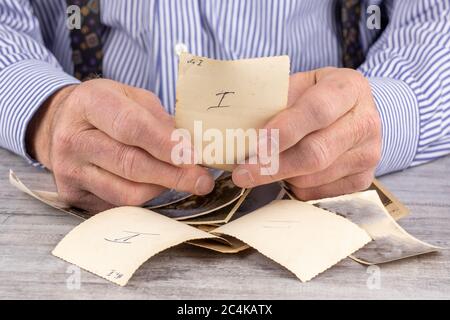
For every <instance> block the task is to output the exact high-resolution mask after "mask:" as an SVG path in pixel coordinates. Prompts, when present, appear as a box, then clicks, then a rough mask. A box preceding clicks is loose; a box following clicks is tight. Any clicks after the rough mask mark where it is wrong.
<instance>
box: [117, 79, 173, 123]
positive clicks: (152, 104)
mask: <svg viewBox="0 0 450 320" xmlns="http://www.w3.org/2000/svg"><path fill="white" fill-rule="evenodd" d="M123 90H124V93H125V95H126V96H128V97H129V98H130V99H132V100H134V101H135V102H137V103H138V104H139V105H141V106H142V107H144V108H146V109H148V110H149V111H150V112H151V113H152V114H153V115H154V116H155V118H157V119H159V120H161V121H164V122H168V123H170V124H171V125H172V126H173V127H174V126H175V120H174V119H173V117H172V116H171V115H170V114H168V113H167V111H166V110H165V109H164V107H163V106H162V104H161V100H159V98H158V96H156V95H155V94H153V93H152V92H150V91H148V90H145V89H141V88H136V87H132V86H129V85H126V84H123Z"/></svg>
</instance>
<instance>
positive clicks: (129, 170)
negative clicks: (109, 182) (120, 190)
mask: <svg viewBox="0 0 450 320" xmlns="http://www.w3.org/2000/svg"><path fill="white" fill-rule="evenodd" d="M117 155H118V159H119V162H120V165H121V168H122V172H123V174H124V178H126V179H132V180H133V179H134V178H136V172H137V166H138V164H139V161H138V160H139V159H138V158H139V152H138V149H136V148H131V147H129V146H126V145H121V146H119V147H118V150H117Z"/></svg>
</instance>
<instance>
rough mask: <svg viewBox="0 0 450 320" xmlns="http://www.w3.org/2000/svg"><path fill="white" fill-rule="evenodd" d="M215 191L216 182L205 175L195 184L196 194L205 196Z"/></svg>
mask: <svg viewBox="0 0 450 320" xmlns="http://www.w3.org/2000/svg"><path fill="white" fill-rule="evenodd" d="M213 189H214V180H213V179H211V177H209V176H206V175H203V176H201V177H200V178H198V179H197V182H196V183H195V193H196V194H198V195H204V194H208V193H210V192H211V191H212V190H213Z"/></svg>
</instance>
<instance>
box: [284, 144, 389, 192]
mask: <svg viewBox="0 0 450 320" xmlns="http://www.w3.org/2000/svg"><path fill="white" fill-rule="evenodd" d="M379 153H380V151H379V150H376V148H364V147H362V148H356V149H352V150H349V151H348V152H346V153H344V154H343V155H342V156H340V157H339V158H338V159H337V160H336V161H335V162H334V163H333V164H332V165H331V166H329V167H328V168H326V169H325V170H322V171H320V172H317V173H313V174H307V175H302V176H297V177H294V178H290V179H287V180H286V182H287V183H289V184H290V185H292V186H294V187H297V188H300V189H308V188H314V187H319V186H322V185H325V184H329V183H331V182H334V181H337V180H340V179H342V178H344V177H346V176H350V175H353V174H356V173H359V172H363V171H364V170H367V169H369V170H372V169H374V168H375V167H376V166H377V164H378V159H379V157H380V155H379Z"/></svg>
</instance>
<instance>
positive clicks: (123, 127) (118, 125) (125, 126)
mask: <svg viewBox="0 0 450 320" xmlns="http://www.w3.org/2000/svg"><path fill="white" fill-rule="evenodd" d="M133 115H134V110H132V109H129V108H120V110H119V111H117V113H116V114H115V115H114V117H113V119H112V123H111V130H112V132H113V134H114V135H115V136H116V137H117V138H118V139H119V140H121V141H126V142H131V141H129V140H135V139H136V138H137V137H139V136H140V132H139V131H140V127H139V126H136V125H132V124H133V122H132V121H131V119H132V117H133Z"/></svg>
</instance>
